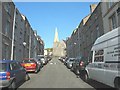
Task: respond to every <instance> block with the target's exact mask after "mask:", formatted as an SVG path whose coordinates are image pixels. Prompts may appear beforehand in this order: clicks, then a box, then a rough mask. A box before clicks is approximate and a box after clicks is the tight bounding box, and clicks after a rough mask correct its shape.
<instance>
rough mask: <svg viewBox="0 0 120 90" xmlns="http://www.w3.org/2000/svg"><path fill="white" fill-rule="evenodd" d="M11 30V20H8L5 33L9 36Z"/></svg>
mask: <svg viewBox="0 0 120 90" xmlns="http://www.w3.org/2000/svg"><path fill="white" fill-rule="evenodd" d="M9 32H10V22H9V21H7V22H6V27H5V35H7V36H9Z"/></svg>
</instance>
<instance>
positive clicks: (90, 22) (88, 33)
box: [66, 2, 120, 60]
mask: <svg viewBox="0 0 120 90" xmlns="http://www.w3.org/2000/svg"><path fill="white" fill-rule="evenodd" d="M119 4H120V2H99V3H98V5H91V6H90V10H91V13H90V14H89V15H88V16H86V17H85V18H83V19H82V21H81V22H80V24H79V26H78V27H77V28H76V29H75V30H74V31H73V33H72V35H71V36H70V37H69V38H68V39H67V40H66V46H67V56H68V57H75V58H83V59H84V60H90V59H91V58H92V55H91V54H92V53H91V48H92V46H93V44H94V42H95V40H96V39H97V38H98V37H100V36H101V35H103V34H105V33H107V32H109V31H111V30H112V29H113V28H117V27H119V25H120V24H119V16H120V15H119V12H120V11H119V8H120V5H119Z"/></svg>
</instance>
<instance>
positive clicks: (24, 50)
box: [23, 42, 27, 58]
mask: <svg viewBox="0 0 120 90" xmlns="http://www.w3.org/2000/svg"><path fill="white" fill-rule="evenodd" d="M26 45H27V43H26V42H23V46H24V49H23V58H25V56H26V49H25V47H26Z"/></svg>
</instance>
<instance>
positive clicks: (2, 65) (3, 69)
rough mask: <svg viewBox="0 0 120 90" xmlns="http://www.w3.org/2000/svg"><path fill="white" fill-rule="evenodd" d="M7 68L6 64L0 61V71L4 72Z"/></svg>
mask: <svg viewBox="0 0 120 90" xmlns="http://www.w3.org/2000/svg"><path fill="white" fill-rule="evenodd" d="M6 70H7V64H6V63H0V72H4V71H6Z"/></svg>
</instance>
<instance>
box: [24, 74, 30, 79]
mask: <svg viewBox="0 0 120 90" xmlns="http://www.w3.org/2000/svg"><path fill="white" fill-rule="evenodd" d="M28 80H30V76H29V75H28V74H27V73H26V75H25V81H28Z"/></svg>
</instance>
